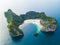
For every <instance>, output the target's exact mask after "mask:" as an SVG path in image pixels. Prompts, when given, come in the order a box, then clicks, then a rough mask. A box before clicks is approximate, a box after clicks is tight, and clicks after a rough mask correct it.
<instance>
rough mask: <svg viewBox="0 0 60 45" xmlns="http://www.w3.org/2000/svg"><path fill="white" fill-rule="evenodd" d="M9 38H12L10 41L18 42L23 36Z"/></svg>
mask: <svg viewBox="0 0 60 45" xmlns="http://www.w3.org/2000/svg"><path fill="white" fill-rule="evenodd" d="M11 38H12V40H13V41H14V42H19V41H21V40H22V38H23V35H20V36H17V37H12V36H11Z"/></svg>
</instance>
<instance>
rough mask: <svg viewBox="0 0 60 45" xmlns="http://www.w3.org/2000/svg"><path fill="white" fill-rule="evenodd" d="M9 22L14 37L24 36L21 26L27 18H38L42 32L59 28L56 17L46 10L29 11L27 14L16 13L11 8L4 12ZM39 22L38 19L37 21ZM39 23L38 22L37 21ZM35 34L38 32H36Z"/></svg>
mask: <svg viewBox="0 0 60 45" xmlns="http://www.w3.org/2000/svg"><path fill="white" fill-rule="evenodd" d="M4 14H5V17H6V18H7V22H8V25H7V27H8V29H9V32H10V35H11V36H12V37H17V36H23V35H24V33H23V30H22V29H20V28H19V26H20V25H22V24H23V23H24V21H25V20H30V19H32V20H33V19H37V20H40V21H39V24H40V25H39V26H40V27H41V30H40V31H42V32H54V31H55V30H56V28H57V21H56V19H55V18H54V17H49V16H47V15H46V14H45V13H44V12H41V13H39V12H35V11H29V12H27V13H26V14H21V15H19V16H18V15H16V14H15V13H14V12H13V11H12V10H11V9H8V11H7V12H5V13H4ZM35 22H37V21H35ZM37 24H38V23H37ZM34 35H35V36H37V35H38V32H36V33H34Z"/></svg>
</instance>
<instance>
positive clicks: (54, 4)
mask: <svg viewBox="0 0 60 45" xmlns="http://www.w3.org/2000/svg"><path fill="white" fill-rule="evenodd" d="M14 1H15V2H14ZM14 1H13V2H12V0H11V1H7V0H6V1H5V2H3V3H1V4H2V5H1V7H0V9H1V10H0V45H60V1H59V0H48V1H46V0H45V1H44V0H43V1H40V2H39V1H35V0H33V1H32V0H31V1H29V0H26V1H25V2H24V0H23V1H22V3H21V4H20V2H19V1H16V0H14ZM6 2H7V3H6ZM36 2H37V3H36ZM4 4H5V5H4ZM9 8H11V9H12V10H13V11H14V12H15V13H16V14H20V13H22V14H23V13H25V12H28V11H36V12H42V11H44V12H45V13H46V15H47V16H52V17H55V18H56V20H57V24H58V26H57V29H56V31H55V32H54V33H42V32H39V35H38V36H34V33H35V32H36V31H37V30H38V28H37V26H36V24H33V23H29V24H27V25H25V26H24V27H23V29H22V30H23V32H24V37H23V38H21V39H20V38H19V39H16V40H14V39H12V38H11V36H10V35H9V31H8V28H7V24H8V23H7V21H6V18H5V16H4V12H5V11H6V10H8V9H9Z"/></svg>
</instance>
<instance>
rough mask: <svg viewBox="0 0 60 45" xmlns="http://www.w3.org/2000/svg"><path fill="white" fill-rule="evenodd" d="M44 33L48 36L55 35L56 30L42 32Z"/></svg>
mask: <svg viewBox="0 0 60 45" xmlns="http://www.w3.org/2000/svg"><path fill="white" fill-rule="evenodd" d="M42 33H43V34H44V35H46V36H53V35H54V33H55V32H54V31H53V32H42Z"/></svg>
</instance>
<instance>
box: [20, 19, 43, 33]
mask: <svg viewBox="0 0 60 45" xmlns="http://www.w3.org/2000/svg"><path fill="white" fill-rule="evenodd" d="M40 21H41V19H27V20H25V21H24V23H23V24H21V25H20V26H19V28H21V29H23V28H24V26H25V25H27V24H28V23H33V24H36V25H37V28H38V30H37V31H36V32H37V33H39V32H40V30H41V29H42V28H43V25H41V23H40Z"/></svg>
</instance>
